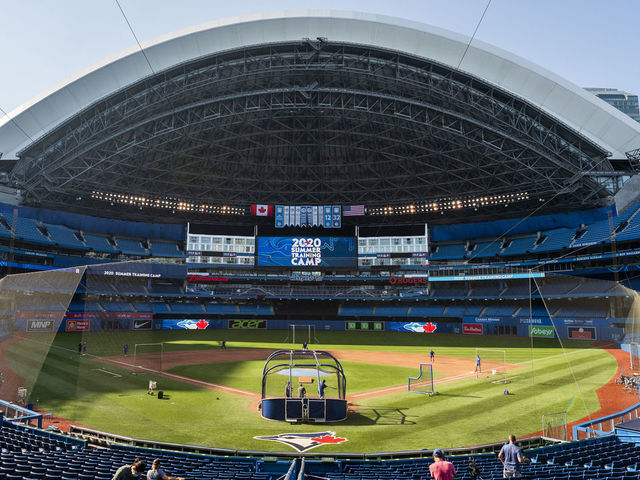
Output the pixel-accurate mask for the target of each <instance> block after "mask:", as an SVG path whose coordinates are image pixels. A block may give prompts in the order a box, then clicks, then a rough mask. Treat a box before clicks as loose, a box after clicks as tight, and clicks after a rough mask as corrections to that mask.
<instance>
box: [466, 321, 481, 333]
mask: <svg viewBox="0 0 640 480" xmlns="http://www.w3.org/2000/svg"><path fill="white" fill-rule="evenodd" d="M462 333H464V334H465V335H482V324H478V323H463V324H462Z"/></svg>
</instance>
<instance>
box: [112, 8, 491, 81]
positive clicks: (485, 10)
mask: <svg viewBox="0 0 640 480" xmlns="http://www.w3.org/2000/svg"><path fill="white" fill-rule="evenodd" d="M116 1H117V0H116ZM489 5H491V0H489V1H488V2H487V5H486V6H485V7H484V12H482V15H481V16H480V20H478V23H477V24H476V29H475V30H474V31H473V35H471V38H470V39H469V43H467V46H466V48H465V49H464V52H463V53H462V57H460V61H459V62H458V66H457V67H456V68H457V69H458V70H460V65H462V61H463V60H464V57H465V56H466V55H467V52H468V51H469V47H471V42H473V39H474V38H476V33H478V28H480V24H481V23H482V20H484V15H485V14H486V13H487V10H488V9H489Z"/></svg>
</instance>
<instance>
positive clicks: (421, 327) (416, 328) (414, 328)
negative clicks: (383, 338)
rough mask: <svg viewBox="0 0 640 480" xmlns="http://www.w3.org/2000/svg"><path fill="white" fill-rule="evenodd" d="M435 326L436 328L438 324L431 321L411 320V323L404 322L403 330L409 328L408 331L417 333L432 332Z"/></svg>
mask: <svg viewBox="0 0 640 480" xmlns="http://www.w3.org/2000/svg"><path fill="white" fill-rule="evenodd" d="M437 328H438V324H437V323H431V322H427V323H420V322H411V323H405V324H404V329H405V330H409V331H410V332H417V333H425V332H426V333H433V332H435V331H436V329H437Z"/></svg>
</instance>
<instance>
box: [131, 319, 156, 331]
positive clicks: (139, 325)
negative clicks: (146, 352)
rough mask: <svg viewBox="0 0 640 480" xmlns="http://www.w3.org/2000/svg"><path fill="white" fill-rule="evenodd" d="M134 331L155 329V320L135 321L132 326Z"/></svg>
mask: <svg viewBox="0 0 640 480" xmlns="http://www.w3.org/2000/svg"><path fill="white" fill-rule="evenodd" d="M131 326H132V330H151V327H153V320H152V319H151V318H148V319H135V320H134V321H133V323H132V324H131Z"/></svg>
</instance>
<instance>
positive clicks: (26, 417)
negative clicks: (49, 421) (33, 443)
mask: <svg viewBox="0 0 640 480" xmlns="http://www.w3.org/2000/svg"><path fill="white" fill-rule="evenodd" d="M0 419H4V420H5V421H6V422H11V423H22V422H26V424H27V425H29V424H30V422H31V420H35V421H36V424H37V426H38V428H42V414H41V413H38V412H34V411H33V410H29V409H28V408H24V407H21V406H20V405H16V404H15V403H10V402H6V401H4V400H0Z"/></svg>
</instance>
